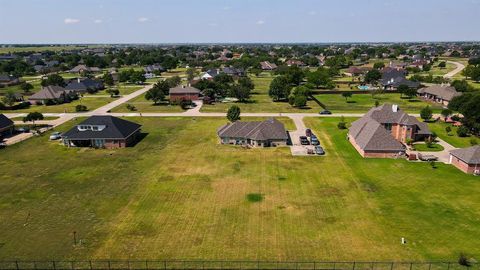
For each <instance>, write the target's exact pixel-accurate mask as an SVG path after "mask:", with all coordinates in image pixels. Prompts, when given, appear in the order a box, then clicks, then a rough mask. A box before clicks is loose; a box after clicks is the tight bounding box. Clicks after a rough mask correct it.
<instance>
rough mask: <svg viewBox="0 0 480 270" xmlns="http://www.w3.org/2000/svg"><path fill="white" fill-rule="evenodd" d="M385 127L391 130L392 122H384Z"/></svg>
mask: <svg viewBox="0 0 480 270" xmlns="http://www.w3.org/2000/svg"><path fill="white" fill-rule="evenodd" d="M385 129H386V130H389V131H390V130H392V124H390V123H386V124H385Z"/></svg>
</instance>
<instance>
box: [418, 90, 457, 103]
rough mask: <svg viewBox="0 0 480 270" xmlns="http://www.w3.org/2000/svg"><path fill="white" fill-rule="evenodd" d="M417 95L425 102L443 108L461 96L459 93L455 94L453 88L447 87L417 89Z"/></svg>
mask: <svg viewBox="0 0 480 270" xmlns="http://www.w3.org/2000/svg"><path fill="white" fill-rule="evenodd" d="M417 93H418V95H419V96H421V97H423V98H424V99H426V100H431V101H434V102H437V103H441V104H442V105H444V106H448V103H450V101H451V100H452V99H453V98H454V97H457V96H460V95H462V93H461V92H457V90H456V89H455V87H453V86H449V85H433V86H429V87H424V88H421V89H418V91H417Z"/></svg>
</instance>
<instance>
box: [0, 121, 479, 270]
mask: <svg viewBox="0 0 480 270" xmlns="http://www.w3.org/2000/svg"><path fill="white" fill-rule="evenodd" d="M132 120H134V121H137V122H139V123H141V124H143V128H142V130H143V132H144V133H146V134H147V135H146V137H145V138H144V139H143V140H142V141H140V142H139V143H138V144H137V145H136V146H135V147H133V148H127V149H120V150H93V149H74V148H70V149H69V148H65V147H64V146H62V145H60V143H59V142H49V141H48V138H47V137H46V136H42V137H35V138H32V139H30V140H27V141H25V142H22V143H20V144H17V145H14V146H12V147H8V148H6V149H4V150H2V151H0V170H1V171H2V174H0V194H1V196H0V220H2V222H0V231H1V232H2V233H1V234H0V243H1V245H0V251H1V252H0V258H1V259H6V258H9V259H12V258H15V259H22V258H24V259H31V258H36V259H52V258H57V259H59V258H63V259H66V258H72V259H73V258H87V259H89V258H119V259H122V258H151V259H153V258H182V259H248V260H256V259H269V260H313V259H316V260H357V261H359V260H422V259H451V260H455V259H456V258H457V257H458V254H459V252H462V251H464V252H468V253H469V254H471V255H472V256H478V255H480V248H479V246H478V241H477V240H476V239H478V238H479V237H480V231H479V230H478V219H479V218H480V198H479V197H478V196H477V194H476V193H475V192H472V191H474V190H478V189H479V188H480V182H479V181H478V179H477V178H476V177H474V176H469V175H466V174H463V173H462V172H460V171H459V170H457V169H455V168H454V167H452V166H449V165H444V164H438V166H437V167H438V168H437V169H432V168H431V167H430V165H428V164H425V163H418V162H407V161H404V160H388V159H363V158H361V157H360V156H359V155H358V153H357V152H356V151H355V150H354V148H353V147H352V146H351V145H350V144H349V142H348V141H347V140H346V139H345V137H346V131H345V130H338V129H337V128H336V124H337V122H338V121H339V119H335V118H331V119H330V118H329V119H313V118H309V119H306V125H307V126H308V127H311V128H313V130H314V132H315V133H316V134H317V135H318V137H319V139H320V141H321V143H322V145H323V146H324V148H325V150H326V151H327V155H326V156H324V157H292V156H291V154H290V151H289V149H288V148H268V149H243V148H240V147H235V146H224V145H219V144H218V139H217V137H216V135H215V132H216V129H217V128H218V127H219V126H221V125H223V124H225V123H226V120H225V119H223V118H161V119H160V118H146V117H143V118H134V119H132ZM347 120H348V121H351V119H347ZM77 121H80V119H79V120H77ZM72 125H73V123H71V122H70V123H67V124H66V125H64V126H61V127H60V128H59V130H66V129H68V128H69V127H71V126H72ZM288 125H289V126H290V127H291V126H292V124H291V123H289V124H288ZM26 167H28V170H26V169H25V168H26ZM258 198H260V199H258ZM74 231H75V232H77V239H78V240H81V242H82V244H80V245H77V246H74V245H73V238H72V234H73V232H74ZM401 237H405V238H406V239H407V241H408V244H407V245H401V244H400V238H401Z"/></svg>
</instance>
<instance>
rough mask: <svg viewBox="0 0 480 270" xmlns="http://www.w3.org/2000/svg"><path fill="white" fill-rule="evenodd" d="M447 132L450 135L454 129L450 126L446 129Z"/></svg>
mask: <svg viewBox="0 0 480 270" xmlns="http://www.w3.org/2000/svg"><path fill="white" fill-rule="evenodd" d="M445 132H446V133H447V134H450V132H452V128H451V127H450V126H446V127H445Z"/></svg>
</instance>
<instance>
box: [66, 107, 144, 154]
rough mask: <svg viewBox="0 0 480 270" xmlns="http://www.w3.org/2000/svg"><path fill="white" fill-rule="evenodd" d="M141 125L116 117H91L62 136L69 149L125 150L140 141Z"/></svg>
mask: <svg viewBox="0 0 480 270" xmlns="http://www.w3.org/2000/svg"><path fill="white" fill-rule="evenodd" d="M141 127H142V126H141V125H139V124H137V123H134V122H131V121H127V120H123V119H120V118H117V117H114V116H109V115H107V116H91V117H89V118H88V119H86V120H85V121H83V122H81V123H80V124H78V125H76V126H75V127H73V128H72V129H70V130H69V131H67V132H65V133H64V134H63V135H62V140H63V143H64V144H65V145H66V146H68V147H93V148H107V149H112V148H124V147H129V146H132V145H134V144H135V142H136V141H137V140H138V139H139V135H140V131H141Z"/></svg>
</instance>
